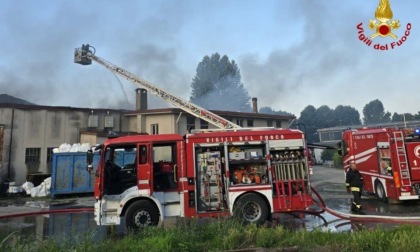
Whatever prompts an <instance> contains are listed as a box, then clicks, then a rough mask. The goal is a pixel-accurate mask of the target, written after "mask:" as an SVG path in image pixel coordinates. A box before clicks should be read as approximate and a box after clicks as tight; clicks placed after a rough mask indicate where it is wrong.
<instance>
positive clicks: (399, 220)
mask: <svg viewBox="0 0 420 252" xmlns="http://www.w3.org/2000/svg"><path fill="white" fill-rule="evenodd" d="M311 190H312V192H313V193H314V194H315V195H316V196H317V198H318V200H319V202H318V201H316V200H314V202H315V204H316V205H318V206H319V207H320V208H321V210H320V211H308V210H307V212H308V213H313V214H320V213H323V212H327V213H329V214H331V215H333V216H335V217H337V218H340V219H343V220H351V221H360V222H363V221H364V222H384V223H396V224H404V223H406V224H416V225H420V216H419V217H406V216H386V215H381V216H379V215H359V214H348V213H342V212H338V211H334V210H332V209H330V208H328V207H327V206H326V204H325V202H324V200H323V199H322V197H321V195H320V194H319V193H318V192H317V191H316V190H315V188H313V187H312V186H311Z"/></svg>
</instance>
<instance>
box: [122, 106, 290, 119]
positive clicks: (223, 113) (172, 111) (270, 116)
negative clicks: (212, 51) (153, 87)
mask: <svg viewBox="0 0 420 252" xmlns="http://www.w3.org/2000/svg"><path fill="white" fill-rule="evenodd" d="M181 112H184V111H183V110H182V109H179V108H160V109H147V110H136V111H127V112H125V113H124V114H125V115H127V116H134V115H138V114H141V115H149V114H177V113H181ZM210 112H213V113H215V114H216V115H218V116H222V117H224V116H225V117H252V118H260V119H273V120H292V119H295V118H296V117H295V116H294V115H276V114H261V113H253V112H235V111H223V110H210ZM185 113H186V112H185Z"/></svg>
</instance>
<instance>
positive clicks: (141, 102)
mask: <svg viewBox="0 0 420 252" xmlns="http://www.w3.org/2000/svg"><path fill="white" fill-rule="evenodd" d="M136 110H147V90H146V89H144V88H137V89H136Z"/></svg>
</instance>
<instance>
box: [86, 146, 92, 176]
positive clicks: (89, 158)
mask: <svg viewBox="0 0 420 252" xmlns="http://www.w3.org/2000/svg"><path fill="white" fill-rule="evenodd" d="M92 163H93V151H92V150H88V151H87V153H86V164H87V166H86V171H88V172H89V173H91V172H92V170H93V164H92Z"/></svg>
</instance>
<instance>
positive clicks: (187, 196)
mask: <svg viewBox="0 0 420 252" xmlns="http://www.w3.org/2000/svg"><path fill="white" fill-rule="evenodd" d="M91 49H92V47H91V46H89V45H83V46H82V48H77V49H76V50H75V58H74V59H75V62H76V63H79V64H82V65H89V64H91V62H92V60H93V61H95V62H97V63H99V64H101V65H102V66H104V67H106V68H107V69H109V70H111V71H112V72H114V73H117V74H119V75H121V76H124V77H125V78H127V79H128V80H130V81H131V82H133V83H134V84H136V85H138V86H140V87H142V88H145V89H147V90H148V91H150V92H151V93H152V94H155V95H156V96H158V97H160V98H162V99H164V100H166V101H168V102H170V103H171V104H172V105H174V106H176V107H178V108H181V109H183V110H184V111H186V112H188V113H190V114H192V115H194V116H196V117H198V118H200V119H202V120H205V121H207V122H209V123H211V124H213V125H216V126H217V127H219V128H220V129H213V130H195V131H193V132H192V133H188V134H186V135H185V136H181V135H178V134H165V135H164V134H160V135H137V136H135V135H134V136H127V137H116V138H110V139H108V140H107V141H105V142H104V144H102V145H100V146H98V147H97V148H96V149H97V150H98V151H99V152H100V160H99V164H98V168H97V170H96V181H95V191H94V197H95V199H96V203H95V220H96V222H97V224H99V225H118V224H120V223H121V220H122V217H124V220H125V224H126V227H127V228H128V229H139V228H141V227H144V226H149V225H157V224H158V223H161V222H162V221H163V220H164V219H165V218H167V217H176V216H180V217H216V216H224V215H235V216H237V217H239V218H240V219H242V220H243V221H244V222H252V223H257V224H262V223H264V222H265V221H266V220H269V219H270V218H271V214H272V213H280V212H290V211H298V210H304V209H306V208H307V207H309V206H310V205H312V203H313V200H312V196H311V191H310V178H309V177H310V175H309V170H310V167H309V166H310V162H309V161H308V154H309V150H308V149H307V146H306V142H305V137H304V133H303V132H302V131H300V130H293V129H274V128H248V129H245V128H241V127H239V126H238V125H236V124H234V123H232V122H230V121H228V120H226V119H224V118H221V117H219V116H218V115H216V114H214V113H212V112H211V111H208V110H206V109H204V108H201V107H199V106H197V105H195V104H192V103H190V102H188V101H185V100H183V99H181V98H179V97H176V96H174V95H172V94H169V93H168V92H166V91H164V90H162V89H160V88H158V87H156V86H154V85H152V84H151V83H150V82H147V81H145V80H143V79H141V78H139V77H137V76H135V75H133V74H131V73H130V72H128V71H127V70H125V69H123V68H121V67H119V66H116V65H114V64H112V63H110V62H108V61H106V60H104V59H102V58H100V57H98V56H96V55H94V50H93V51H92V50H91ZM87 156H88V164H90V166H88V168H89V170H92V169H93V167H92V161H93V153H92V152H90V153H88V155H87Z"/></svg>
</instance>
